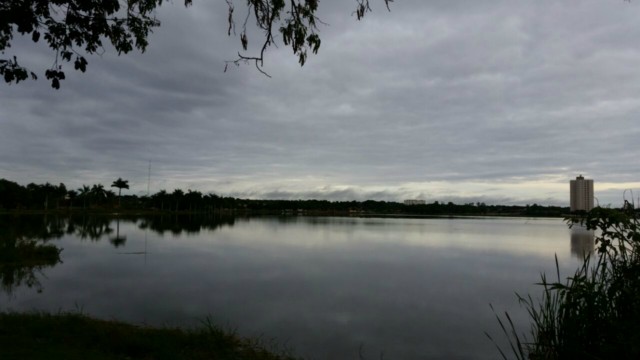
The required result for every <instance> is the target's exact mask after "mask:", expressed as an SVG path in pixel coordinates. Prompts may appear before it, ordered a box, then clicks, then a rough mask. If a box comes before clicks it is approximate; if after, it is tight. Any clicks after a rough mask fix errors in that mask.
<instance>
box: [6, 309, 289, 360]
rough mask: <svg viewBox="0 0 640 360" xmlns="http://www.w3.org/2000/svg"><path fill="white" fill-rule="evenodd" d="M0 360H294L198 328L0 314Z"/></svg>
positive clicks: (234, 337) (224, 333)
mask: <svg viewBox="0 0 640 360" xmlns="http://www.w3.org/2000/svg"><path fill="white" fill-rule="evenodd" d="M0 359H3V360H13V359H16V360H17V359H43V360H44V359H47V360H49V359H64V360H75V359H78V360H80V359H83V360H84V359H98V360H103V359H104V360H111V359H119V360H122V359H145V360H156V359H158V360H159V359H167V360H168V359H194V360H197V359H220V360H224V359H257V360H263V359H264V360H289V359H296V357H294V356H291V355H289V354H287V353H284V352H282V351H278V350H273V349H272V347H271V346H268V345H265V344H262V343H261V342H259V341H255V340H250V339H245V338H241V337H239V336H238V335H236V334H234V333H233V332H229V331H224V330H221V329H220V328H218V327H216V326H214V325H212V324H211V323H209V322H204V323H203V325H202V326H201V327H200V328H198V329H193V330H183V329H177V328H152V327H146V326H136V325H131V324H126V323H122V322H116V321H105V320H97V319H92V318H89V317H87V316H85V315H81V314H75V313H61V314H55V315H51V314H43V313H27V314H20V313H0Z"/></svg>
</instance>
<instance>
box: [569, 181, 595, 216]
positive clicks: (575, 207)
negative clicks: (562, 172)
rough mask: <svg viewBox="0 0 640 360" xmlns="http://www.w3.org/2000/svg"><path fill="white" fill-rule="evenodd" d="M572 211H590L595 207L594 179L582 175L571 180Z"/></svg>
mask: <svg viewBox="0 0 640 360" xmlns="http://www.w3.org/2000/svg"><path fill="white" fill-rule="evenodd" d="M569 184H570V186H569V187H570V191H571V212H574V211H589V210H591V209H593V180H591V179H585V178H584V177H582V175H580V176H578V177H577V178H576V179H575V180H571V181H570V182H569Z"/></svg>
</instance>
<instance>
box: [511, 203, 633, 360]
mask: <svg viewBox="0 0 640 360" xmlns="http://www.w3.org/2000/svg"><path fill="white" fill-rule="evenodd" d="M626 205H627V206H625V208H624V209H622V210H617V209H605V208H599V207H598V208H595V209H593V210H592V211H590V212H589V213H588V214H586V215H585V216H583V217H579V218H572V219H569V222H570V225H571V226H584V227H586V228H587V229H591V230H594V231H596V248H597V252H596V254H595V255H593V257H586V258H585V259H584V262H583V264H582V266H580V267H579V268H578V269H577V270H576V271H575V273H574V274H573V275H572V276H570V277H568V278H567V279H566V280H563V279H562V278H561V275H560V272H559V271H558V272H557V274H555V280H549V279H548V278H547V276H546V275H545V274H543V275H542V278H541V283H540V285H542V287H543V293H542V298H541V299H538V298H537V297H535V298H534V297H532V296H527V297H522V296H519V300H520V302H521V304H523V305H524V307H525V309H526V310H527V311H528V313H529V315H530V318H531V322H532V324H531V334H530V338H529V337H527V336H526V335H521V334H519V333H518V332H517V331H516V329H515V327H514V325H513V323H512V322H511V320H510V317H509V315H508V314H505V317H504V318H500V317H499V318H498V321H499V322H500V325H501V326H502V329H503V331H504V334H505V335H506V336H507V337H508V338H509V339H510V343H511V353H512V354H513V355H514V356H515V358H517V359H532V360H535V359H545V360H555V359H640V219H639V217H638V213H637V212H636V211H635V210H634V208H633V206H631V205H630V204H628V203H627V204H626ZM556 264H557V259H556ZM557 268H558V266H557ZM500 352H501V354H502V356H503V358H504V359H508V358H509V357H508V356H507V354H508V353H509V352H506V353H505V351H503V350H502V349H500Z"/></svg>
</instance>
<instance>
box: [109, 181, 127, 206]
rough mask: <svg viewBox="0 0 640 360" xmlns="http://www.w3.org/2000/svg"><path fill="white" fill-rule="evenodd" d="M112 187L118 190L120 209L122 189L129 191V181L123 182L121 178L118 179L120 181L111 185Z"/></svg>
mask: <svg viewBox="0 0 640 360" xmlns="http://www.w3.org/2000/svg"><path fill="white" fill-rule="evenodd" d="M111 187H117V188H118V207H120V194H121V193H122V189H129V180H122V179H121V178H118V180H116V181H114V182H113V184H111Z"/></svg>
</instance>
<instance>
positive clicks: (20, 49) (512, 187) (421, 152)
mask: <svg viewBox="0 0 640 360" xmlns="http://www.w3.org/2000/svg"><path fill="white" fill-rule="evenodd" d="M351 11H352V9H351V7H350V6H346V5H344V4H337V3H335V4H334V3H328V4H324V3H323V4H321V13H320V15H321V17H322V20H323V21H324V22H326V23H327V24H328V25H327V26H325V25H321V26H320V31H321V35H322V41H323V42H322V46H321V48H320V52H319V54H318V55H314V56H312V57H310V59H309V61H308V63H307V64H306V65H305V66H304V67H303V68H300V67H299V65H298V64H297V59H296V58H295V57H294V56H292V54H291V50H290V49H288V48H286V47H284V46H282V45H280V46H279V48H271V49H270V50H269V51H268V53H267V58H266V61H265V70H266V71H267V72H269V73H270V74H271V75H272V78H267V77H265V76H263V75H261V74H260V73H258V72H257V71H256V70H255V69H253V68H252V67H251V66H241V67H239V68H235V67H233V66H232V68H231V69H229V71H227V72H223V70H224V64H225V60H229V59H233V58H234V57H235V54H236V53H237V51H238V50H239V49H240V47H239V40H238V38H237V37H228V36H227V34H226V5H225V4H224V3H220V4H218V3H213V2H211V3H209V2H196V3H195V4H194V6H193V7H191V8H188V9H184V8H183V7H182V6H181V5H180V4H175V5H172V4H167V5H166V6H163V7H162V8H161V9H160V10H159V12H158V18H160V19H161V21H162V26H161V27H160V28H158V29H157V30H156V31H155V32H154V33H153V34H152V35H151V37H150V46H149V48H148V50H147V52H146V53H144V54H134V53H132V54H129V55H126V56H120V57H118V56H117V55H116V54H115V53H114V52H113V51H110V50H109V49H107V51H106V53H105V54H103V55H102V56H92V57H90V58H89V67H88V71H87V73H86V74H81V73H78V72H74V71H73V70H71V69H68V71H67V80H65V81H64V82H63V87H62V89H61V90H59V91H53V90H51V89H50V88H49V86H48V84H47V83H46V81H45V80H44V79H40V80H38V81H35V82H34V81H28V82H26V83H24V84H23V83H21V84H19V85H13V86H5V88H4V89H3V90H2V96H0V173H1V175H0V176H2V177H5V178H8V179H11V180H14V181H18V182H21V183H28V182H32V181H35V182H45V181H49V182H65V183H67V184H68V185H69V187H75V186H80V185H81V184H83V183H94V182H101V183H105V184H106V183H110V182H111V181H113V179H115V178H117V177H123V178H126V179H129V180H130V182H131V184H132V191H133V192H136V191H137V192H146V185H147V175H148V174H147V172H148V166H149V162H151V175H152V176H151V188H152V191H156V190H159V189H161V188H165V189H168V190H172V189H173V188H177V187H181V188H191V189H197V190H200V191H204V192H208V191H214V192H221V193H226V194H237V195H238V196H247V197H266V198H275V197H277V196H282V197H284V198H295V197H303V198H311V197H317V198H323V199H331V200H350V199H354V200H360V199H365V198H368V197H371V198H373V199H376V200H402V199H403V198H405V197H415V196H418V195H419V194H424V195H425V196H426V197H431V196H433V197H434V198H439V199H458V200H459V201H467V200H469V201H474V199H481V201H484V202H491V203H496V202H500V201H504V202H505V203H527V202H538V203H545V204H546V203H549V204H551V203H553V204H565V205H566V203H567V201H568V195H567V187H568V186H567V185H566V183H567V182H568V180H569V179H571V178H573V177H575V176H576V175H578V174H579V173H583V174H585V175H587V176H589V177H591V178H594V179H595V181H596V184H598V182H603V183H607V184H629V183H630V184H635V183H636V182H637V181H638V176H639V173H638V170H637V169H635V168H634V167H633V164H634V162H635V158H636V157H637V156H636V154H635V153H634V152H633V149H634V146H635V143H636V142H637V138H638V133H639V128H638V126H637V125H636V123H637V121H636V119H637V117H638V115H639V114H638V113H639V108H640V106H639V105H640V103H639V102H638V100H637V99H636V97H635V96H634V94H636V93H638V90H640V89H639V87H640V72H639V71H638V70H637V66H636V64H637V63H638V61H639V60H640V50H638V49H637V46H636V42H637V41H636V39H637V38H638V36H640V26H638V25H637V18H638V16H639V15H640V7H639V5H638V4H635V3H631V4H627V3H621V4H613V3H612V4H605V3H602V2H599V1H595V0H585V1H581V2H579V3H575V4H574V3H571V4H569V3H558V2H553V1H537V2H527V3H517V2H516V3H514V2H510V1H460V2H458V1H456V2H451V1H428V2H425V1H417V0H416V1H408V0H406V1H402V2H397V3H394V4H393V6H392V11H391V12H387V11H386V10H385V9H384V7H383V6H379V7H377V6H376V8H375V9H374V12H373V13H370V14H368V15H367V17H366V18H365V19H364V20H363V21H360V22H357V21H356V20H355V19H354V18H353V17H352V16H351V15H350V12H351ZM250 35H251V38H250V41H251V43H252V44H257V41H258V39H259V36H258V35H259V34H257V33H255V32H251V33H250ZM42 45H43V44H40V46H34V45H33V44H32V43H31V41H30V40H29V39H24V38H21V37H17V38H16V40H15V41H14V46H13V47H12V48H11V51H12V53H13V52H15V53H18V54H19V55H20V56H21V58H24V59H25V62H27V64H28V65H29V66H32V67H34V68H36V69H37V70H40V71H41V70H42V69H44V68H46V67H48V66H50V64H51V62H52V54H50V53H49V52H48V51H47V49H46V48H44V47H43V46H42ZM407 184H413V185H411V186H408V185H407ZM415 184H420V185H419V186H417V185H415ZM470 184H486V185H483V186H471V185H470ZM546 185H550V186H552V187H553V190H549V189H547V188H546ZM461 187H462V188H465V189H466V190H465V191H460V188H461ZM620 187H621V186H620ZM409 188H410V190H407V189H409ZM608 188H610V187H608ZM615 188H616V189H617V188H618V187H615ZM597 191H598V188H597V186H596V192H597ZM602 196H603V197H605V198H607V199H611V200H610V202H612V203H618V202H620V201H619V200H618V198H619V197H620V196H621V195H619V194H618V195H616V194H615V191H614V190H607V192H606V193H603V194H602Z"/></svg>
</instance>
